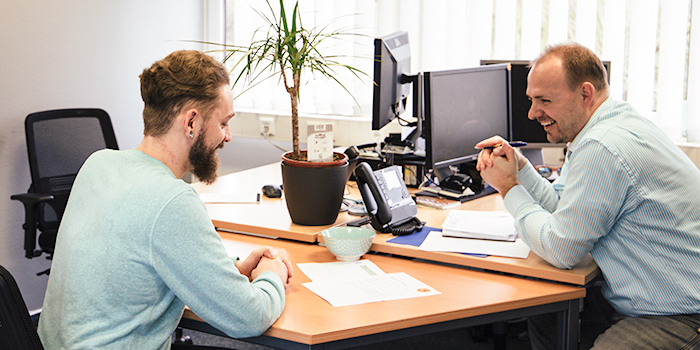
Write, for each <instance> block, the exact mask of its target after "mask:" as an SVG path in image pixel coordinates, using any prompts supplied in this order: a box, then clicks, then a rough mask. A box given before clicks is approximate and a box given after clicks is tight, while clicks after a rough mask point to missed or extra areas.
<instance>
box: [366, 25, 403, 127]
mask: <svg viewBox="0 0 700 350" xmlns="http://www.w3.org/2000/svg"><path fill="white" fill-rule="evenodd" d="M410 70H411V48H410V46H409V45H408V33H407V32H400V33H395V34H392V35H388V36H385V37H383V38H381V39H375V40H374V96H373V106H372V130H379V129H381V128H382V127H384V126H385V125H386V124H388V123H389V122H391V121H392V120H393V119H394V118H396V117H397V116H398V115H399V114H401V113H403V112H404V111H405V110H406V102H407V99H408V94H409V92H410V91H411V84H409V83H402V76H403V75H407V76H408V75H410Z"/></svg>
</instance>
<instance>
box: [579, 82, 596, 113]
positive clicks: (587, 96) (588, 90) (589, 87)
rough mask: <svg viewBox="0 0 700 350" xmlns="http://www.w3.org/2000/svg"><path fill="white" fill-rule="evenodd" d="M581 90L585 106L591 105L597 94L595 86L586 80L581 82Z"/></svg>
mask: <svg viewBox="0 0 700 350" xmlns="http://www.w3.org/2000/svg"><path fill="white" fill-rule="evenodd" d="M580 92H581V97H582V99H583V107H585V108H588V107H590V106H591V104H592V103H593V97H594V96H595V87H594V86H593V84H591V83H589V82H584V83H583V84H581V88H580Z"/></svg>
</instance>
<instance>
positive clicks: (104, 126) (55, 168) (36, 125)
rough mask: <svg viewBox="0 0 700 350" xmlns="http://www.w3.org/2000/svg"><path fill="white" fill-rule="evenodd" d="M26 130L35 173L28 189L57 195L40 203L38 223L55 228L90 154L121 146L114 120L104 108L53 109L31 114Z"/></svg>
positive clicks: (46, 227) (40, 227)
mask: <svg viewBox="0 0 700 350" xmlns="http://www.w3.org/2000/svg"><path fill="white" fill-rule="evenodd" d="M25 132H26V135H27V152H28V153H29V168H30V170H31V176H32V186H31V188H30V190H29V192H34V193H44V194H50V195H53V196H54V200H52V201H50V202H48V203H42V204H41V205H40V207H39V220H38V223H37V224H38V227H39V230H41V231H46V230H56V229H58V224H59V223H60V221H61V217H62V216H63V211H64V210H65V207H66V203H67V202H68V194H69V193H70V190H71V188H72V186H73V181H74V180H75V176H76V175H77V174H78V170H80V167H81V166H82V165H83V163H84V162H85V160H86V159H87V158H88V156H90V154H92V153H93V152H95V151H97V150H101V149H104V148H111V149H119V147H118V145H117V140H116V137H115V135H114V129H113V128H112V122H111V121H110V118H109V115H108V114H107V112H105V111H103V110H101V109H60V110H51V111H44V112H38V113H33V114H30V115H28V116H27V119H26V120H25ZM40 240H41V238H40ZM40 244H41V241H40Z"/></svg>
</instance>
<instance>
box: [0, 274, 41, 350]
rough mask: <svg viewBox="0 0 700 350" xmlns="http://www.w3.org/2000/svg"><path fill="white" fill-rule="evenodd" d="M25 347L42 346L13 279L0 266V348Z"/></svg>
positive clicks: (6, 349)
mask: <svg viewBox="0 0 700 350" xmlns="http://www.w3.org/2000/svg"><path fill="white" fill-rule="evenodd" d="M25 349H43V347H42V345H41V341H40V340H39V335H38V334H37V332H36V328H35V327H34V323H32V319H31V318H30V317H29V311H28V310H27V305H26V304H25V303H24V299H22V294H20V292H19V288H18V287H17V283H16V282H15V279H14V278H13V277H12V275H11V274H10V272H9V271H7V270H6V269H5V268H4V267H2V266H0V350H25Z"/></svg>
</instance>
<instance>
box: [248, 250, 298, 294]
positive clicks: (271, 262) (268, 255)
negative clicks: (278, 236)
mask: <svg viewBox="0 0 700 350" xmlns="http://www.w3.org/2000/svg"><path fill="white" fill-rule="evenodd" d="M236 267H237V268H238V271H239V272H240V273H241V274H243V275H245V276H247V277H248V279H249V280H251V281H252V280H254V279H255V278H256V277H258V275H260V274H261V273H263V272H265V271H272V272H274V273H276V274H277V275H278V276H280V279H281V280H282V282H283V283H284V286H285V288H286V287H287V285H288V284H289V283H290V282H291V280H292V275H293V274H294V267H293V266H292V262H291V261H289V259H288V258H287V251H286V250H284V249H280V250H279V251H277V253H276V254H273V253H272V249H271V248H270V247H262V248H258V249H256V250H254V251H253V252H252V253H250V255H248V257H247V258H246V259H245V260H239V261H237V262H236Z"/></svg>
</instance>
